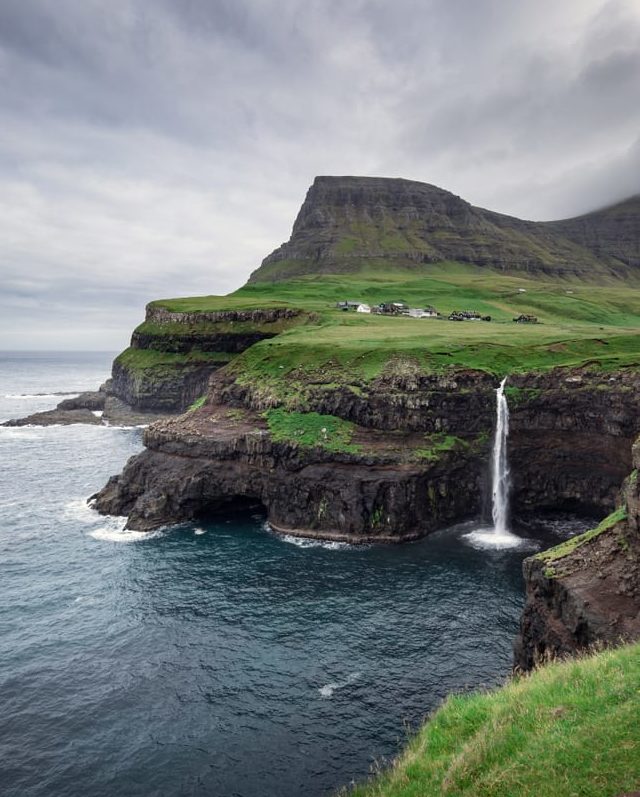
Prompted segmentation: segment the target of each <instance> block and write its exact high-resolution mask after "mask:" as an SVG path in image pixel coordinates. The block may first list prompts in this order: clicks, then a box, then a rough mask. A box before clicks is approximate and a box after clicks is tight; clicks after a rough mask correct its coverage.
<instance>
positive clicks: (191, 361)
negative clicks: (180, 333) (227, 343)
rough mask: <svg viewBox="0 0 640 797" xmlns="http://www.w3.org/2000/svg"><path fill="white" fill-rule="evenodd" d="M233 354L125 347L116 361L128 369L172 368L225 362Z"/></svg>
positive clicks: (231, 357) (157, 369)
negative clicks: (183, 352)
mask: <svg viewBox="0 0 640 797" xmlns="http://www.w3.org/2000/svg"><path fill="white" fill-rule="evenodd" d="M233 357H234V355H233V354H229V353H228V352H214V351H198V350H194V351H190V352H187V353H185V354H177V353H174V352H167V351H158V350H157V349H132V348H129V349H125V350H124V351H123V352H122V353H121V354H119V355H118V356H117V357H116V360H115V361H116V362H117V363H118V364H119V365H121V366H123V367H124V368H127V369H128V370H130V371H149V370H154V371H163V370H174V369H175V368H185V367H189V366H197V365H203V364H205V365H206V364H210V363H221V364H224V363H227V362H229V360H231V359H233Z"/></svg>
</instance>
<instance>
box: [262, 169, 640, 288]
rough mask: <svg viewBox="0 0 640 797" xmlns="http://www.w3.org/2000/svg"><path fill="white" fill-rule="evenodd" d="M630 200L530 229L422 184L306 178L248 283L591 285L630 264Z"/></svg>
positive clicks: (635, 261)
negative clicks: (358, 279) (469, 270)
mask: <svg viewBox="0 0 640 797" xmlns="http://www.w3.org/2000/svg"><path fill="white" fill-rule="evenodd" d="M639 219H640V203H639V202H638V199H637V198H635V199H632V200H629V202H627V203H621V204H620V205H618V206H616V209H611V210H609V211H601V212H598V213H594V214H589V215H586V216H582V217H580V218H577V219H571V220H568V221H564V222H551V223H536V222H530V221H523V220H521V219H517V218H514V217H511V216H506V215H503V214H500V213H495V212H492V211H488V210H485V209H483V208H478V207H474V206H473V205H471V204H469V203H468V202H466V201H465V200H463V199H461V198H460V197H458V196H456V195H454V194H452V193H450V192H449V191H445V190H443V189H442V188H438V187H436V186H433V185H428V184H426V183H419V182H415V181H413V180H403V179H388V178H379V177H316V179H315V181H314V183H313V185H312V186H311V188H309V191H308V193H307V196H306V198H305V201H304V203H303V205H302V207H301V209H300V212H299V214H298V217H297V218H296V220H295V223H294V225H293V231H292V234H291V238H290V239H289V241H288V242H287V243H284V244H282V246H280V247H279V248H278V249H276V250H275V251H274V252H272V253H271V254H270V255H269V256H268V257H266V258H265V259H264V260H263V262H262V265H261V267H260V268H259V269H257V271H254V273H253V274H252V275H251V277H250V279H249V282H250V283H257V282H265V281H281V280H286V279H291V278H292V277H296V276H301V275H309V274H342V273H354V272H358V271H361V270H370V269H376V268H385V269H389V268H390V267H391V268H398V269H412V270H418V269H420V268H421V267H424V264H429V263H436V262H441V261H456V262H461V263H473V264H475V265H479V266H485V267H490V268H495V269H500V270H501V271H504V272H507V273H516V274H517V273H525V274H546V275H556V276H563V277H569V276H574V277H579V278H587V279H593V278H598V277H603V276H606V275H618V276H628V275H629V274H630V273H631V272H632V271H633V269H636V268H637V267H638V265H639V264H640V244H639V240H638V229H639V223H638V220H639Z"/></svg>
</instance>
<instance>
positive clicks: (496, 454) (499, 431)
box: [491, 376, 509, 534]
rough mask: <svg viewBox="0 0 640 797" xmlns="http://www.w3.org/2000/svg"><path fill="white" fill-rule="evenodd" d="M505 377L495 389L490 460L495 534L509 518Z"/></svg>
mask: <svg viewBox="0 0 640 797" xmlns="http://www.w3.org/2000/svg"><path fill="white" fill-rule="evenodd" d="M506 381H507V377H506V376H505V378H504V379H503V380H502V382H500V387H499V388H498V389H497V390H496V432H495V437H494V440H493V456H492V460H491V475H492V478H491V517H492V518H493V528H494V531H495V532H496V534H505V533H506V532H507V522H508V519H509V464H508V461H507V438H508V437H509V405H508V404H507V397H506V396H505V394H504V385H505V382H506Z"/></svg>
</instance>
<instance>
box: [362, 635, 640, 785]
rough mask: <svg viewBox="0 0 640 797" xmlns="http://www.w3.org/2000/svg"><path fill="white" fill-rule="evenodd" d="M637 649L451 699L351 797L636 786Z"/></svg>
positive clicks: (639, 743) (639, 746)
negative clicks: (395, 757) (392, 760)
mask: <svg viewBox="0 0 640 797" xmlns="http://www.w3.org/2000/svg"><path fill="white" fill-rule="evenodd" d="M638 716H640V644H635V645H630V646H628V647H623V648H619V649H618V650H615V651H606V652H602V653H598V654H597V655H595V656H592V657H590V658H583V659H578V660H572V661H568V662H565V663H555V664H550V665H547V666H546V667H543V668H542V669H540V670H538V671H536V672H534V673H533V674H532V675H531V676H529V677H526V678H519V679H516V680H514V681H512V682H510V683H508V684H507V685H506V686H504V687H502V688H501V689H497V690H495V691H493V692H489V693H486V694H474V695H465V696H454V697H449V698H448V699H447V700H446V702H445V703H444V705H443V706H442V707H441V708H440V709H439V710H438V711H437V712H436V713H435V714H434V715H433V716H432V717H431V719H430V720H429V721H428V722H427V723H426V725H425V726H424V727H423V728H422V730H421V731H420V732H419V733H418V734H417V736H416V737H415V738H414V739H412V740H411V742H410V743H409V745H408V747H407V749H406V751H405V752H404V753H403V754H402V755H401V756H400V758H399V759H398V761H397V762H396V763H395V765H394V766H393V767H392V768H391V769H390V770H389V771H388V772H384V773H382V774H381V775H380V776H378V777H377V778H375V779H374V780H373V781H372V782H371V783H369V784H367V785H363V786H360V787H358V788H356V789H354V790H353V791H352V792H349V793H350V794H351V795H352V797H430V795H433V796H434V797H441V795H452V797H453V796H454V795H455V797H464V795H469V797H540V795H545V797H571V795H580V797H616V796H617V795H621V794H623V793H625V792H632V791H635V790H637V789H638V787H639V785H640V726H639V725H638Z"/></svg>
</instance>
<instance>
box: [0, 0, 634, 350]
mask: <svg viewBox="0 0 640 797" xmlns="http://www.w3.org/2000/svg"><path fill="white" fill-rule="evenodd" d="M320 174H321V175H347V174H350V175H376V176H383V177H405V178H408V179H413V180H420V181H424V182H428V183H432V184H435V185H439V186H441V187H442V188H446V189H448V190H450V191H453V192H454V193H456V194H458V195H460V196H462V197H463V198H464V199H466V200H468V201H470V202H472V203H473V204H475V205H480V206H482V207H486V208H490V209H492V210H497V211H500V212H503V213H509V214H511V215H516V216H520V217H523V218H530V219H535V220H545V219H553V218H566V217H570V216H574V215H578V214H580V213H583V212H586V211H589V210H593V209H595V208H598V207H602V206H604V205H607V204H610V203H612V202H615V201H617V200H619V199H623V198H626V197H627V196H630V195H632V194H635V193H638V192H639V191H640V0H563V2H561V3H560V2H558V0H518V1H517V2H514V0H393V2H391V0H346V1H345V0H112V2H108V3H105V2H104V0H55V2H53V0H1V1H0V182H1V190H0V349H94V350H118V349H122V348H124V347H125V346H126V345H127V343H128V339H129V336H130V334H131V330H132V329H133V327H134V326H136V325H137V324H138V323H139V322H140V321H141V320H142V319H143V317H144V306H145V304H146V303H147V302H148V301H150V300H152V299H154V298H162V297H170V296H181V295H195V294H224V293H228V292H229V291H232V290H235V289H236V288H238V287H240V286H241V285H242V284H243V283H244V282H245V280H246V278H247V277H248V275H249V273H250V272H251V271H253V270H254V269H255V268H257V267H258V266H259V265H260V262H261V260H262V259H263V257H265V256H266V255H267V254H268V253H269V252H271V251H272V250H273V249H275V248H276V247H277V246H278V245H279V244H281V243H282V242H283V241H285V240H287V239H288V237H289V235H290V232H291V227H292V224H293V221H294V219H295V216H296V213H297V211H298V209H299V207H300V204H301V203H302V201H303V200H304V196H305V193H306V191H307V188H308V187H309V185H310V184H311V183H312V182H313V178H314V177H315V176H316V175H320Z"/></svg>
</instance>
